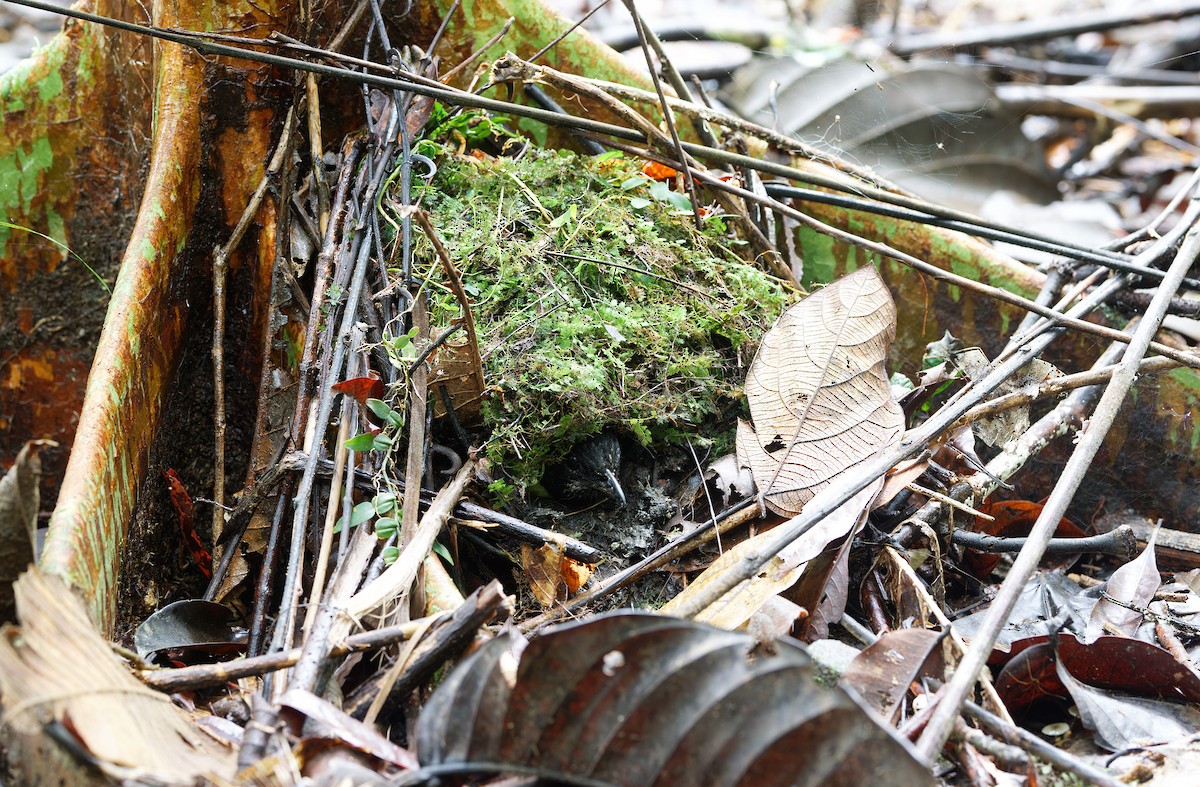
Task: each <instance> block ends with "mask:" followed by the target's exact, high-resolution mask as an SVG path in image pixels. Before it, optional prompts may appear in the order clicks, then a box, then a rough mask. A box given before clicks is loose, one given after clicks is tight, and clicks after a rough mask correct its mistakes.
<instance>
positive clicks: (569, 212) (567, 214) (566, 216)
mask: <svg viewBox="0 0 1200 787" xmlns="http://www.w3.org/2000/svg"><path fill="white" fill-rule="evenodd" d="M578 215H579V207H578V206H577V205H571V207H569V208H567V209H566V210H565V211H563V213H562V215H561V216H559V217H558V218H557V219H555V220H554V221H552V222H550V226H551V227H552V228H553V229H558V228H559V227H561V226H563V225H564V224H566V223H567V222H569V221H574V220H575V217H576V216H578Z"/></svg>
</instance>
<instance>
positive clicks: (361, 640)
mask: <svg viewBox="0 0 1200 787" xmlns="http://www.w3.org/2000/svg"><path fill="white" fill-rule="evenodd" d="M425 622H426V621H425V620H423V619H422V620H411V621H409V622H407V623H400V624H398V625H395V626H386V627H384V628H379V629H375V630H373V631H364V632H362V633H361V634H354V635H352V636H349V637H347V638H346V639H345V640H343V641H342V642H341V643H337V644H334V645H332V646H331V647H330V648H329V655H330V656H331V657H335V658H336V657H338V656H345V655H347V654H350V653H361V652H363V651H367V650H374V649H376V648H382V647H386V646H388V645H394V644H395V643H397V642H403V641H404V640H406V639H408V638H409V637H411V636H412V635H413V634H414V633H415V632H416V630H417V628H418V627H419V626H421V625H424V623H425ZM300 653H301V649H300V648H292V649H291V650H288V651H284V652H283V653H271V654H270V655H267V656H252V657H247V658H241V659H234V660H233V661H224V662H220V663H218V664H196V665H194V666H190V667H176V668H174V669H148V670H141V671H139V672H138V673H137V676H138V677H139V678H140V679H141V680H142V682H143V683H145V684H146V685H147V686H149V687H150V688H152V689H157V690H158V691H165V692H177V691H194V690H196V689H204V688H208V687H210V686H220V685H221V684H222V683H228V682H229V681H235V680H240V679H241V678H248V677H250V676H251V675H264V674H266V673H268V672H274V671H275V670H281V669H287V668H288V667H292V666H295V664H296V662H297V661H299V660H300Z"/></svg>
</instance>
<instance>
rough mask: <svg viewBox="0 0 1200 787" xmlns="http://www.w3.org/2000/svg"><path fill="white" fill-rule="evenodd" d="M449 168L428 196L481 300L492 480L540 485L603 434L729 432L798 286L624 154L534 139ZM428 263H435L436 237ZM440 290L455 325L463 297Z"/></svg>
mask: <svg viewBox="0 0 1200 787" xmlns="http://www.w3.org/2000/svg"><path fill="white" fill-rule="evenodd" d="M437 166H438V170H437V175H436V177H435V178H434V180H433V182H432V183H431V184H430V185H429V187H428V188H426V189H425V191H424V192H423V194H422V195H421V200H422V204H423V207H425V208H426V209H427V210H428V211H429V212H430V214H431V215H432V217H433V221H434V224H435V226H436V227H438V228H439V231H440V232H441V234H442V238H443V241H444V242H445V243H446V245H447V248H448V250H449V252H450V254H451V256H452V257H453V259H454V260H455V263H456V264H457V265H458V266H459V268H460V271H461V273H462V276H463V279H464V282H465V286H466V290H467V292H468V294H469V295H470V297H471V299H472V305H473V309H474V313H475V320H476V323H477V327H478V331H479V336H480V342H481V345H482V347H481V350H482V353H483V361H484V371H485V374H486V376H487V385H488V394H487V396H486V398H485V401H484V405H483V416H484V419H485V422H486V424H487V426H488V427H489V428H490V429H491V430H492V439H491V441H490V443H489V444H488V455H489V457H490V459H491V460H492V466H493V472H494V473H495V472H496V471H498V470H502V472H503V473H506V474H507V475H508V476H509V477H510V478H512V479H514V480H516V481H518V482H528V481H535V480H536V479H538V478H539V477H540V475H541V471H542V469H543V468H544V467H545V465H546V464H547V463H552V462H554V461H557V460H558V459H561V458H562V456H563V455H564V454H565V453H566V452H567V451H568V450H569V449H570V447H571V446H572V445H573V444H574V443H575V442H577V441H578V440H580V439H582V438H583V437H586V436H588V435H591V434H595V433H597V432H599V431H601V430H602V429H605V428H611V429H614V430H616V431H618V432H619V433H621V434H623V435H626V436H628V437H632V438H634V439H637V440H638V441H640V442H641V443H643V444H645V445H651V444H655V443H663V442H675V441H679V440H682V439H683V438H685V437H686V438H690V439H692V440H693V441H694V442H697V443H701V444H703V443H706V442H709V441H712V440H714V439H721V438H722V437H726V436H727V435H728V434H729V420H728V418H727V416H728V415H729V414H730V413H731V412H732V411H734V410H735V409H736V408H737V406H738V399H739V396H740V387H741V383H742V379H743V377H744V375H745V368H746V366H747V364H748V363H749V361H750V359H751V357H752V355H753V351H754V348H755V347H756V345H757V342H758V339H759V337H760V336H761V334H762V333H763V332H764V331H765V330H766V329H767V328H768V327H770V325H771V324H772V323H773V322H774V320H775V319H776V317H777V316H778V315H779V313H780V312H781V311H782V309H783V308H784V307H785V306H786V305H787V304H788V303H789V302H790V301H791V299H792V297H793V295H792V293H791V292H790V291H789V290H788V289H787V288H785V287H784V286H783V285H781V284H780V283H779V282H778V281H777V280H775V279H773V278H772V277H770V276H768V275H767V274H765V273H763V272H762V271H760V270H759V269H758V268H756V267H754V266H753V265H752V264H748V263H747V262H746V261H744V260H743V259H742V257H741V256H740V255H739V254H738V253H737V247H738V245H739V241H737V240H736V239H735V238H734V236H733V235H732V234H731V233H730V232H729V231H728V229H727V227H726V225H725V223H724V221H722V219H721V217H720V216H716V215H709V216H708V217H707V218H706V219H705V220H704V226H703V227H702V228H701V229H699V230H698V229H697V228H696V227H695V225H694V219H693V217H692V211H691V209H690V205H689V204H688V203H687V200H686V197H684V196H683V195H680V194H678V193H677V192H674V191H671V190H670V189H669V188H668V187H667V185H666V184H665V183H659V182H654V181H651V180H649V179H648V178H646V177H645V176H643V175H642V169H641V162H633V161H628V160H624V159H621V158H604V157H601V158H600V159H599V160H597V159H586V158H582V157H578V156H576V155H574V154H570V153H559V152H553V151H543V150H536V149H533V148H529V149H527V150H526V152H525V153H524V154H523V155H522V156H521V157H519V158H492V157H487V156H484V157H479V156H478V155H476V156H455V155H453V154H449V155H444V156H442V157H440V159H439V160H438V162H437ZM417 259H418V260H420V261H421V263H420V264H421V267H422V269H423V270H426V271H436V270H437V266H436V264H435V263H434V258H433V254H432V251H431V249H430V248H429V246H428V244H427V242H424V239H422V240H421V241H420V242H419V243H418V246H417ZM431 275H433V276H435V277H436V275H437V274H436V273H434V274H431ZM433 294H434V298H433V301H434V307H433V321H434V324H435V325H436V324H439V322H440V323H441V324H445V323H447V322H448V321H449V320H450V318H451V317H452V316H454V315H457V313H458V307H457V304H456V303H455V301H454V300H453V298H452V297H451V296H450V295H449V293H448V292H447V291H445V290H436V289H435V290H434V291H433Z"/></svg>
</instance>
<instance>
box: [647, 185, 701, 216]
mask: <svg viewBox="0 0 1200 787" xmlns="http://www.w3.org/2000/svg"><path fill="white" fill-rule="evenodd" d="M650 196H651V197H653V198H654V199H656V200H658V201H659V202H665V203H667V204H668V205H670V206H671V207H672V208H675V210H679V211H689V210H691V209H692V201H691V200H690V199H689V198H688V195H686V194H680V193H679V192H678V191H671V188H670V187H669V186H668V185H667V184H666V183H664V182H662V181H658V182H655V183H651V184H650Z"/></svg>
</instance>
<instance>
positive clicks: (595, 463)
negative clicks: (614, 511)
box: [543, 432, 625, 508]
mask: <svg viewBox="0 0 1200 787" xmlns="http://www.w3.org/2000/svg"><path fill="white" fill-rule="evenodd" d="M620 472H621V443H620V441H619V440H617V437H616V435H614V434H613V433H612V432H601V433H600V434H598V435H596V436H595V437H589V438H588V439H587V440H584V441H583V442H581V443H578V444H576V446H575V447H574V448H572V449H571V452H570V453H569V454H567V456H566V458H565V459H563V460H562V462H560V463H559V464H558V465H556V466H554V467H553V468H551V469H550V470H548V471H547V473H546V477H545V479H543V481H544V483H545V486H546V488H547V490H549V491H550V493H551V494H553V495H555V496H557V497H561V498H565V499H568V500H584V501H589V502H598V501H601V500H611V501H613V502H614V503H616V504H617V507H618V508H622V507H624V506H625V490H623V489H621V482H620V480H619V479H618V477H617V476H618V475H619V474H620Z"/></svg>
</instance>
